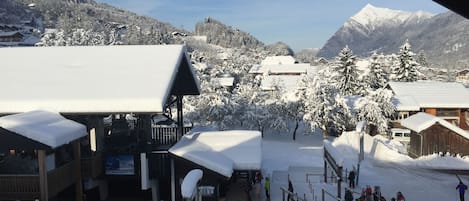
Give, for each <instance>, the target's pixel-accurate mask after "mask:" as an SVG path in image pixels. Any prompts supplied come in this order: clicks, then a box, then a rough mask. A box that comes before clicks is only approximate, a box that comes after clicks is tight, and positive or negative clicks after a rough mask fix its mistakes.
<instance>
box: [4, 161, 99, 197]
mask: <svg viewBox="0 0 469 201" xmlns="http://www.w3.org/2000/svg"><path fill="white" fill-rule="evenodd" d="M75 163H76V162H75V161H72V162H69V163H66V164H65V165H62V166H60V167H58V168H55V169H53V170H51V171H49V172H47V185H48V193H49V197H53V196H55V195H57V194H58V193H59V192H61V191H63V190H64V189H66V188H67V187H69V186H71V185H73V184H74V183H75V182H76V181H77V180H78V179H79V178H78V175H77V174H75V165H76V164H75ZM81 167H82V176H83V178H96V177H98V176H100V175H102V173H103V159H102V155H101V154H98V155H96V156H94V157H90V158H85V159H82V164H81ZM39 197H40V188H39V175H37V174H29V175H21V174H18V175H11V174H10V175H0V200H34V199H37V198H39Z"/></svg>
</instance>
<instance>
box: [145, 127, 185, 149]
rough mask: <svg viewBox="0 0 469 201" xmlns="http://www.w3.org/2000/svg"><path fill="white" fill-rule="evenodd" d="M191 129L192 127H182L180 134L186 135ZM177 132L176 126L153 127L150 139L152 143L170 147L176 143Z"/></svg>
mask: <svg viewBox="0 0 469 201" xmlns="http://www.w3.org/2000/svg"><path fill="white" fill-rule="evenodd" d="M191 129H192V127H183V129H182V134H183V135H184V134H186V133H187V132H189V131H190V130H191ZM177 130H178V128H177V127H176V126H163V125H153V126H152V132H151V139H152V141H153V142H154V143H156V144H159V145H172V144H174V143H176V142H177V140H178V139H177Z"/></svg>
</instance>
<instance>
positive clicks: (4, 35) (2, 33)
mask: <svg viewBox="0 0 469 201" xmlns="http://www.w3.org/2000/svg"><path fill="white" fill-rule="evenodd" d="M15 34H21V33H20V32H19V31H7V32H0V37H7V36H14V35H15ZM21 35H23V34H21Z"/></svg>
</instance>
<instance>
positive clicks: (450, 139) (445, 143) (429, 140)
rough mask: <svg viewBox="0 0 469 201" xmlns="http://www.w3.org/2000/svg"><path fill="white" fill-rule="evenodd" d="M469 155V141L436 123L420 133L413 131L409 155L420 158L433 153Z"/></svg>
mask: <svg viewBox="0 0 469 201" xmlns="http://www.w3.org/2000/svg"><path fill="white" fill-rule="evenodd" d="M440 152H442V153H447V152H449V153H451V154H459V155H461V156H465V155H469V139H467V138H465V137H463V136H461V135H459V134H458V133H456V132H454V131H452V130H450V129H449V128H446V127H445V126H443V125H441V124H439V123H435V124H433V125H432V126H430V127H428V128H427V129H425V130H423V131H421V132H420V133H417V132H414V131H412V134H411V137H410V148H409V155H410V156H411V157H415V158H416V157H419V156H423V155H429V154H433V153H440Z"/></svg>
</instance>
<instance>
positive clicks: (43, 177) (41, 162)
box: [37, 150, 49, 201]
mask: <svg viewBox="0 0 469 201" xmlns="http://www.w3.org/2000/svg"><path fill="white" fill-rule="evenodd" d="M37 161H38V166H39V190H40V192H41V200H42V201H47V200H49V195H48V193H49V189H48V187H47V168H46V151H45V150H37Z"/></svg>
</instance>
